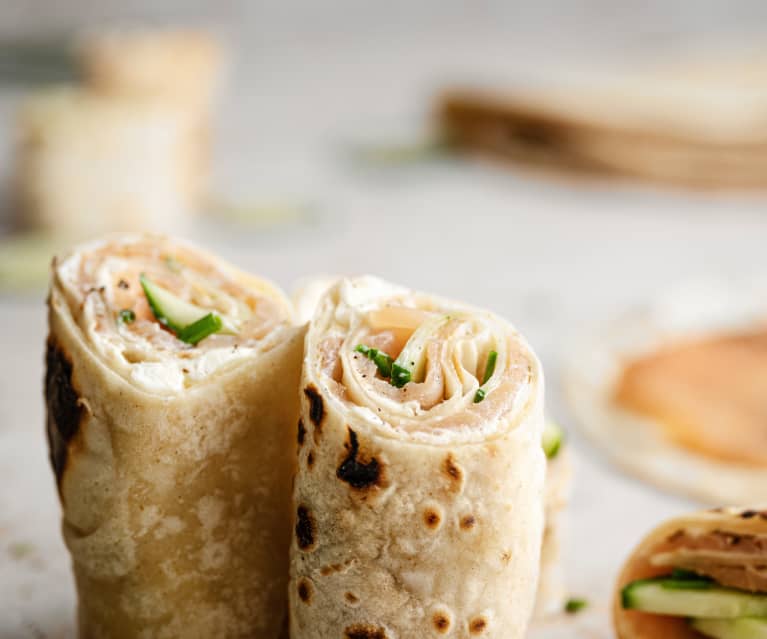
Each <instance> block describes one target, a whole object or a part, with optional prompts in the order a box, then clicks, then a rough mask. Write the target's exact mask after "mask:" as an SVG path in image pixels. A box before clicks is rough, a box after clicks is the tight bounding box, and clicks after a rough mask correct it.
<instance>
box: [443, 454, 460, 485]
mask: <svg viewBox="0 0 767 639" xmlns="http://www.w3.org/2000/svg"><path fill="white" fill-rule="evenodd" d="M442 470H443V472H444V473H445V474H446V475H447V477H448V479H449V480H450V485H451V489H452V490H453V491H454V492H457V493H458V492H461V489H462V488H463V470H462V469H461V467H460V466H459V465H458V464H457V463H456V461H455V458H454V457H453V455H452V453H448V455H447V457H445V462H444V463H443V464H442Z"/></svg>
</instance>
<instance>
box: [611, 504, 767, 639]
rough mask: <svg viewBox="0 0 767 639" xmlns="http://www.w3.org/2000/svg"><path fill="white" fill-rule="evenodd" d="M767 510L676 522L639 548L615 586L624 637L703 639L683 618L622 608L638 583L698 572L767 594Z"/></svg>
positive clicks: (616, 618) (714, 513)
mask: <svg viewBox="0 0 767 639" xmlns="http://www.w3.org/2000/svg"><path fill="white" fill-rule="evenodd" d="M766 558H767V510H765V509H764V506H758V507H750V508H742V507H738V508H736V507H728V508H717V509H715V510H706V511H702V512H698V513H693V514H691V515H684V516H682V517H677V518H675V519H671V520H669V521H667V522H665V523H663V524H661V525H660V526H658V527H657V528H656V529H655V530H653V531H652V532H651V533H650V534H649V535H648V536H647V537H645V538H644V540H643V541H642V542H641V543H640V544H639V545H638V546H637V548H636V550H634V552H633V553H632V554H631V556H630V557H629V558H628V560H627V561H626V563H625V564H624V566H623V569H622V570H621V573H620V576H619V577H618V582H617V584H616V588H615V597H614V602H613V622H614V624H615V632H616V634H617V636H618V639H657V638H658V637H663V638H664V639H700V637H701V635H700V634H698V633H697V632H695V631H694V630H693V629H692V628H690V626H689V624H688V623H687V620H686V619H684V618H681V617H671V616H665V615H655V614H649V613H645V612H639V611H636V610H624V609H623V607H622V606H621V590H622V589H623V587H624V586H625V585H626V584H628V583H631V582H632V581H635V580H637V579H647V578H650V577H656V576H659V575H666V574H669V573H670V572H671V570H672V568H681V569H685V570H693V571H695V572H697V573H699V574H701V575H706V576H709V577H711V578H713V579H714V580H716V581H717V582H718V583H720V584H721V585H725V586H730V587H733V588H740V589H745V590H750V591H757V592H767V570H766V569H765V559H766Z"/></svg>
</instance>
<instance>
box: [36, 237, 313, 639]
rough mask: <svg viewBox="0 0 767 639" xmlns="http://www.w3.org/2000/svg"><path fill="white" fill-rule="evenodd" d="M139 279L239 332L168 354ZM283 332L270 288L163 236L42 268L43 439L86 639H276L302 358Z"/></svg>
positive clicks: (296, 333) (172, 347)
mask: <svg viewBox="0 0 767 639" xmlns="http://www.w3.org/2000/svg"><path fill="white" fill-rule="evenodd" d="M140 274H145V275H146V276H147V277H149V278H151V279H152V281H153V282H155V283H157V284H158V285H161V286H164V287H165V288H167V289H168V290H172V291H173V292H174V293H175V294H176V295H177V296H179V297H181V298H182V299H185V300H186V301H190V302H194V303H197V304H201V305H204V306H205V307H206V308H209V309H213V310H215V311H217V312H218V313H220V314H221V316H222V317H225V318H226V321H227V322H234V323H235V324H236V326H237V327H238V330H237V332H236V334H223V333H222V334H214V335H211V336H210V337H207V338H205V339H204V340H202V341H200V342H199V343H198V344H197V345H196V346H192V345H190V344H186V343H184V342H182V341H180V340H179V339H177V338H176V337H175V335H174V334H172V333H171V332H170V331H168V330H166V329H165V328H163V327H162V326H161V325H160V323H159V322H158V321H157V320H156V319H155V318H154V315H153V314H152V311H151V310H150V309H149V307H148V302H147V298H146V297H145V295H144V293H143V292H142V289H141V285H140V284H139V275H140ZM121 310H125V311H127V310H130V311H132V312H133V314H134V319H133V320H132V321H127V320H126V321H122V320H121V319H120V311H121ZM290 319H291V310H290V306H289V303H288V302H287V300H286V298H285V297H284V296H283V294H282V293H280V292H279V291H278V290H277V289H276V288H274V287H273V286H272V285H271V284H269V283H267V282H265V281H263V280H261V279H258V278H255V277H251V276H248V275H245V274H244V273H241V272H239V271H237V270H235V269H234V268H233V267H231V266H229V265H227V264H225V263H224V262H222V261H221V260H219V259H218V258H216V257H214V256H211V255H208V254H206V253H203V252H202V251H200V250H198V249H196V248H194V247H192V246H188V245H186V244H182V243H180V242H175V241H173V240H170V239H166V238H162V237H155V236H118V237H113V238H108V239H105V240H101V241H97V242H93V243H91V244H87V245H84V246H80V247H78V248H77V249H75V250H74V251H73V252H72V253H70V254H68V255H66V256H64V257H61V258H57V259H56V260H54V263H53V270H52V281H51V289H50V297H49V329H50V333H49V337H48V346H47V354H46V369H47V372H46V383H45V396H46V403H47V420H48V421H47V426H48V437H49V443H50V455H51V462H52V465H53V470H54V473H55V477H56V482H57V486H58V490H59V494H60V498H61V504H62V510H63V525H62V529H63V535H64V541H65V542H66V545H67V548H68V549H69V552H70V553H71V556H72V563H73V568H74V574H75V581H76V586H77V593H78V621H79V636H80V637H81V638H83V639H91V638H96V639H101V638H120V639H123V638H126V639H127V638H134V637H135V638H138V637H141V638H142V639H160V638H165V637H168V638H172V637H181V636H183V637H200V638H201V639H202V638H206V639H207V638H210V637H232V638H239V637H252V638H258V639H265V638H268V637H278V636H279V633H280V632H281V630H282V628H283V624H284V623H285V616H286V602H285V588H286V587H287V573H288V546H289V540H290V510H291V509H290V481H291V476H292V474H293V472H294V468H295V456H296V445H295V424H296V421H297V418H298V402H297V397H296V389H297V387H298V381H299V374H300V363H301V353H302V347H303V344H302V342H303V339H302V338H303V331H302V330H301V329H297V328H295V327H293V326H292V325H291V324H290Z"/></svg>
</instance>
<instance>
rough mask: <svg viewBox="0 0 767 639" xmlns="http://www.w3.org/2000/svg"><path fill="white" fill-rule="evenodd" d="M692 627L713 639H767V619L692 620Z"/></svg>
mask: <svg viewBox="0 0 767 639" xmlns="http://www.w3.org/2000/svg"><path fill="white" fill-rule="evenodd" d="M690 625H691V626H692V627H693V628H694V629H695V630H697V631H698V632H699V633H701V634H702V635H706V636H707V637H712V638H713V639H767V619H760V618H758V617H742V618H741V619H692V620H691V621H690Z"/></svg>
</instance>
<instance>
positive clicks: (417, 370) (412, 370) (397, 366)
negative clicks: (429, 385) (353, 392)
mask: <svg viewBox="0 0 767 639" xmlns="http://www.w3.org/2000/svg"><path fill="white" fill-rule="evenodd" d="M448 320H450V316H449V315H438V316H437V317H433V318H431V319H428V320H426V321H425V322H422V323H421V325H420V326H419V327H418V328H417V329H415V331H414V332H413V334H412V335H411V336H410V339H409V340H408V341H407V343H406V344H405V347H404V348H403V349H402V352H401V353H400V354H399V357H397V359H395V360H394V363H393V364H392V367H391V383H392V386H396V387H397V388H402V387H403V386H404V385H405V384H407V383H408V382H421V381H423V376H424V368H425V367H426V343H427V342H428V341H429V338H430V337H431V336H432V335H434V333H436V332H437V331H438V330H439V329H440V327H441V326H442V325H443V324H445V323H447V322H448Z"/></svg>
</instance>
